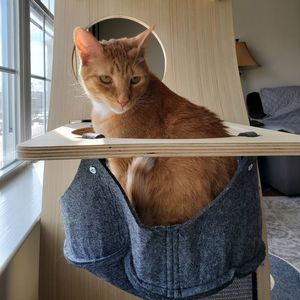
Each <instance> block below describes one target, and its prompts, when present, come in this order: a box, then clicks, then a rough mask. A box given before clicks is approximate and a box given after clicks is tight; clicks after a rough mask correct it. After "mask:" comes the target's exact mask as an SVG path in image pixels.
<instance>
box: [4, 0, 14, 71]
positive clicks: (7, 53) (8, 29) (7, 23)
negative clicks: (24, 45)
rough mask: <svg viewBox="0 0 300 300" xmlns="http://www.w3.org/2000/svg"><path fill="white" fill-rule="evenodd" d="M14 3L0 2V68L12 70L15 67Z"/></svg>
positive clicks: (9, 0)
mask: <svg viewBox="0 0 300 300" xmlns="http://www.w3.org/2000/svg"><path fill="white" fill-rule="evenodd" d="M16 6H17V4H16V1H14V0H13V1H11V0H1V5H0V45H1V46H0V66H2V67H6V68H10V69H14V68H15V67H16V62H15V57H16V47H15V46H16V45H15V44H16V36H17V34H18V30H16V27H17V26H16V20H15V17H14V16H15V13H16Z"/></svg>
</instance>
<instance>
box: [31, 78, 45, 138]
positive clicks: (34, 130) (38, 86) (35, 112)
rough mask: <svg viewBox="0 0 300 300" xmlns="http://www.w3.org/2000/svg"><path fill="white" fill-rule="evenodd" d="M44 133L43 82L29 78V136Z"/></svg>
mask: <svg viewBox="0 0 300 300" xmlns="http://www.w3.org/2000/svg"><path fill="white" fill-rule="evenodd" d="M44 132H45V81H44V80H40V79H35V78H31V136H32V137H36V136H38V135H41V134H43V133H44Z"/></svg>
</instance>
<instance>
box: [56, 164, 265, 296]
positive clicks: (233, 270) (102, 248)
mask: <svg viewBox="0 0 300 300" xmlns="http://www.w3.org/2000/svg"><path fill="white" fill-rule="evenodd" d="M61 211H62V215H63V220H64V227H65V246H64V253H65V257H66V259H67V260H68V261H69V262H70V263H73V264H75V265H76V266H79V267H82V268H85V269H87V270H89V271H90V272H92V273H94V274H96V275H97V276H99V277H102V278H104V279H105V280H107V281H108V282H110V283H112V284H114V285H116V286H117V287H119V288H121V289H123V290H125V291H127V292H130V293H132V294H135V295H137V296H140V297H142V298H144V299H190V298H191V299H195V298H199V297H201V296H207V295H209V294H212V293H215V292H216V291H218V290H220V289H222V288H224V287H225V286H227V285H228V284H230V283H231V282H232V280H233V279H234V278H235V277H244V276H246V275H248V274H249V273H251V272H253V271H255V270H256V268H257V267H258V265H259V264H260V263H261V262H262V260H263V258H264V256H265V247H264V244H263V242H262V239H261V210H260V201H259V193H258V182H257V170H256V159H255V158H242V159H241V161H240V163H239V167H238V170H237V172H236V174H235V176H234V177H233V179H232V180H231V182H230V184H229V185H228V186H227V187H226V188H225V189H224V191H223V192H222V193H221V194H220V195H219V196H218V197H217V198H216V199H214V201H213V202H212V203H211V204H210V205H209V206H208V207H207V208H205V209H204V210H203V211H201V212H200V213H199V214H198V215H197V216H195V217H194V218H192V219H191V220H189V221H187V222H186V223H183V224H178V225H173V226H157V227H152V228H150V227H146V226H144V225H142V224H141V223H140V221H139V219H138V217H137V215H136V213H135V211H134V210H133V209H132V207H131V206H130V204H129V203H128V200H127V198H126V196H125V194H124V192H123V190H122V189H121V188H120V186H119V184H118V183H117V182H116V180H115V178H114V177H113V175H112V174H111V173H110V171H109V170H108V169H107V167H106V165H105V162H104V161H99V160H82V162H81V164H80V166H79V169H78V172H77V174H76V176H75V178H74V180H73V182H72V183H71V185H70V187H69V188H68V190H67V191H66V193H65V194H64V195H63V197H62V199H61ZM224 299H225V298H224ZM226 299H229V298H226Z"/></svg>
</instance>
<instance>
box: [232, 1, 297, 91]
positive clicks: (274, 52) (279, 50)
mask: <svg viewBox="0 0 300 300" xmlns="http://www.w3.org/2000/svg"><path fill="white" fill-rule="evenodd" d="M232 2H233V14H234V28H235V36H236V38H239V39H240V40H241V41H245V42H246V43H247V45H248V48H249V49H250V50H251V53H252V54H253V56H254V57H255V59H256V60H257V62H258V63H259V64H260V65H261V67H260V68H258V69H254V70H248V71H245V72H244V73H243V74H242V77H241V80H242V85H243V90H244V94H247V93H249V92H252V91H259V90H260V89H261V88H263V87H276V86H285V85H300V0H286V1H283V0H233V1H232Z"/></svg>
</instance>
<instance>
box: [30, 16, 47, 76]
mask: <svg viewBox="0 0 300 300" xmlns="http://www.w3.org/2000/svg"><path fill="white" fill-rule="evenodd" d="M31 15H33V14H31ZM30 56H31V74H34V75H37V76H44V34H43V27H40V26H39V25H37V24H36V23H34V22H33V20H32V19H31V22H30Z"/></svg>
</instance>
